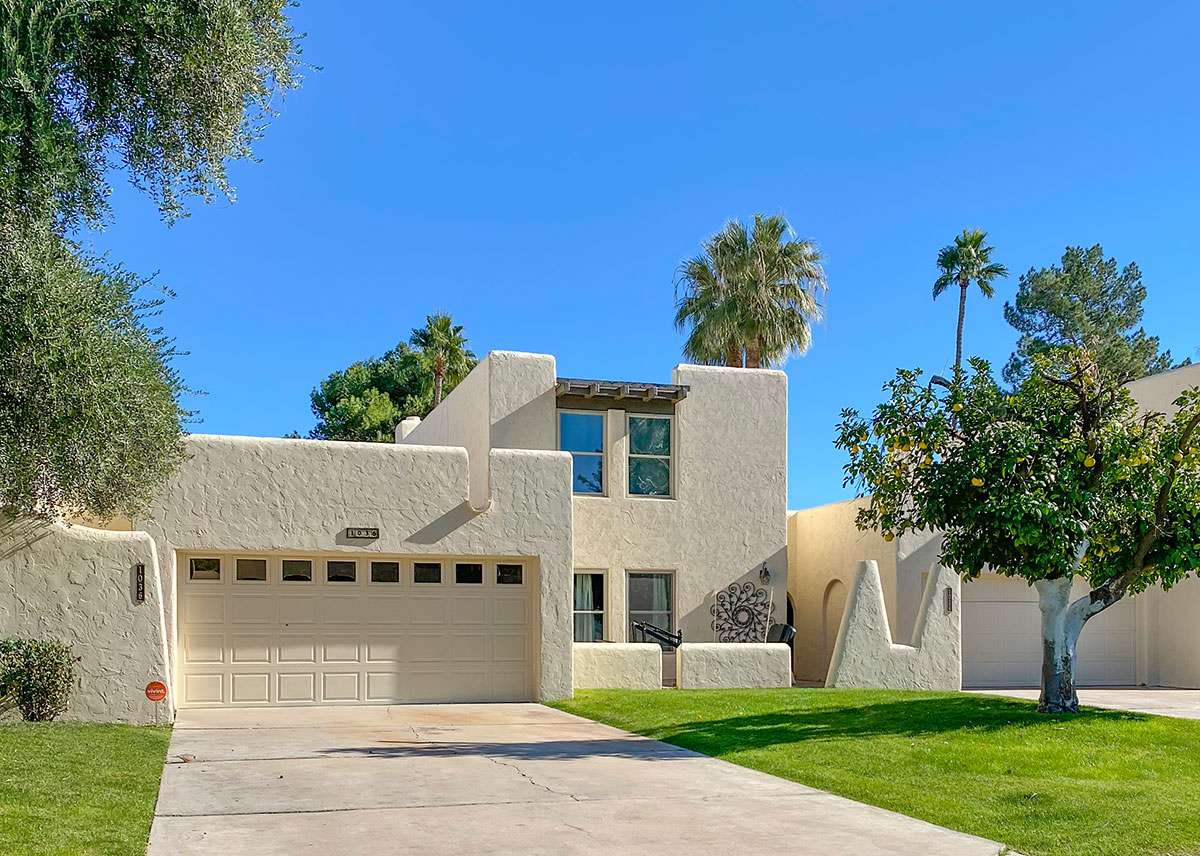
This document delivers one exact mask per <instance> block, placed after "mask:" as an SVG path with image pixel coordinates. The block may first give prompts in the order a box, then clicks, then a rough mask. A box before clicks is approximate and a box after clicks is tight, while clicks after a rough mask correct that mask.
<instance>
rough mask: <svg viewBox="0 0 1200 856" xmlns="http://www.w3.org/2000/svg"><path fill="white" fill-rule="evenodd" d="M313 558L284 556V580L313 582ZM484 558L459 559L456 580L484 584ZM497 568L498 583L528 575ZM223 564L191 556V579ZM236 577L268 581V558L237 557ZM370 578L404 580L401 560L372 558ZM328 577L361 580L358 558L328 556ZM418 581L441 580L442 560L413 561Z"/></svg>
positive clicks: (214, 572)
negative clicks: (460, 560) (331, 557)
mask: <svg viewBox="0 0 1200 856" xmlns="http://www.w3.org/2000/svg"><path fill="white" fill-rule="evenodd" d="M313 564H314V562H313V560H312V559H284V560H283V561H282V563H281V566H280V574H281V577H280V578H281V580H282V581H283V582H285V583H309V582H312V580H313ZM483 567H484V566H483V563H482V562H455V563H454V582H455V584H457V585H482V584H483ZM495 568H496V583H497V585H518V586H519V585H521V584H522V583H523V582H524V578H525V566H524V565H520V564H516V563H500V564H497V565H496V566H495ZM221 573H222V566H221V559H220V558H219V557H193V558H191V559H189V560H188V579H189V580H194V581H219V580H220V579H221ZM233 574H234V576H233V578H234V579H235V580H237V581H238V582H267V560H266V559H251V558H238V559H235V560H234V568H233ZM369 579H370V581H371V582H373V583H398V582H400V563H399V562H388V561H380V562H375V561H373V562H371V563H370V576H369ZM325 580H326V582H331V583H353V582H357V581H358V562H357V561H355V560H353V559H349V560H347V559H327V560H326V561H325ZM412 581H413V582H414V583H433V584H437V583H441V581H442V563H441V562H413V564H412Z"/></svg>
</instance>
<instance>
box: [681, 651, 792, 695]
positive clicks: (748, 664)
mask: <svg viewBox="0 0 1200 856" xmlns="http://www.w3.org/2000/svg"><path fill="white" fill-rule="evenodd" d="M675 681H676V686H678V687H679V689H681V690H722V689H753V688H758V687H790V686H791V685H792V651H791V649H790V648H789V647H788V646H787V645H781V644H778V643H773V642H772V643H768V642H731V643H721V642H684V643H683V644H682V645H680V646H679V648H678V649H677V650H676V652H675Z"/></svg>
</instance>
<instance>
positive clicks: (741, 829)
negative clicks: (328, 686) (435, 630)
mask: <svg viewBox="0 0 1200 856" xmlns="http://www.w3.org/2000/svg"><path fill="white" fill-rule="evenodd" d="M1000 851H1001V847H1000V845H999V844H997V843H994V842H991V841H986V840H984V839H980V838H974V837H971V836H968V835H962V834H960V833H957V832H951V831H950V830H947V829H943V828H941V827H937V826H932V825H930V824H927V823H923V822H921V821H918V820H913V819H911V818H908V817H904V816H902V815H897V814H893V813H891V812H887V811H883V810H881V809H877V808H872V807H870V806H866V805H862V804H861V803H856V802H852V801H850V800H846V799H842V798H841V797H836V796H833V795H832V794H828V793H825V792H823V791H817V790H813V789H812V788H806V787H804V786H802V785H797V784H794V783H792V782H787V781H784V780H782V779H777V778H775V777H773V776H768V775H766V774H763V773H758V772H755V771H753V770H747V769H743V768H741V767H737V766H734V765H732V764H727V763H725V762H723V761H718V760H715V759H713V758H708V757H705V756H703V755H697V754H695V753H693V752H688V751H685V750H683V749H678V748H676V747H674V746H670V745H668V744H665V743H660V742H658V741H655V740H647V739H645V738H642V737H637V736H634V735H632V734H628V733H626V732H623V731H619V730H617V729H615V728H609V727H608V726H604V725H599V724H597V723H594V722H590V721H588V720H584V719H580V718H578V717H575V716H571V715H569V714H565V713H561V712H559V711H556V710H552V709H550V708H547V707H542V706H541V705H535V704H509V705H428V706H417V705H413V706H403V707H340V708H339V707H323V708H280V709H254V710H233V711H215V710H213V711H199V710H189V711H182V712H181V713H180V714H179V719H178V722H177V723H176V725H175V731H174V734H173V735H172V737H171V747H170V751H169V755H168V758H167V765H166V768H165V770H164V772H163V780H162V789H161V791H160V792H159V797H158V806H157V808H156V810H155V818H154V826H153V829H152V830H151V833H150V849H149V854H150V856H192V855H193V854H206V856H217V854H220V856H225V854H240V853H253V854H255V856H272V854H288V856H293V854H301V853H316V854H320V856H337V854H359V853H387V854H400V853H420V854H432V856H437V854H463V853H470V854H478V853H548V854H549V853H553V854H573V853H614V854H618V853H619V854H624V853H635V852H636V853H639V854H644V856H667V854H672V853H686V854H689V855H690V856H702V854H722V856H725V854H729V853H734V852H738V853H744V852H754V853H804V854H809V856H823V854H839V856H840V854H848V853H852V854H855V856H872V854H918V853H919V854H926V856H939V854H946V856H951V854H953V856H975V854H978V856H995V854H997V853H999V852H1000Z"/></svg>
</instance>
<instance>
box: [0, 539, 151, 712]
mask: <svg viewBox="0 0 1200 856" xmlns="http://www.w3.org/2000/svg"><path fill="white" fill-rule="evenodd" d="M138 563H141V564H143V565H144V566H145V569H146V600H145V602H144V603H140V604H139V603H137V602H136V599H135V591H136V582H135V580H136V577H135V566H136V565H137V564H138ZM162 608H163V599H162V587H161V585H160V578H159V574H158V567H157V562H156V555H155V548H154V542H153V541H152V540H151V539H150V536H148V535H147V534H146V533H144V532H116V531H101V530H97V529H89V528H87V527H84V526H79V525H74V526H65V525H62V524H58V523H52V524H45V523H34V522H28V521H13V520H2V521H0V637H3V636H22V637H34V638H38V639H54V640H58V641H60V642H65V643H68V644H70V645H71V646H72V650H73V653H74V654H75V656H76V657H78V658H79V662H78V663H77V664H76V672H77V684H76V688H75V692H74V693H73V695H72V696H71V701H70V707H69V708H68V710H67V713H66V717H65V718H68V719H79V720H95V721H116V722H132V723H146V722H154V721H155V714H156V706H155V705H154V703H152V702H150V701H149V700H148V699H147V698H146V696H145V692H144V689H145V686H146V684H148V683H149V682H150V681H164V682H167V681H168V680H169V675H168V671H167V660H166V656H167V653H166V639H165V638H164V637H165V626H164V614H163V609H162ZM157 714H158V717H159V719H160V720H163V721H165V720H166V719H168V718H169V716H170V711H169V709H168V708H167V707H166V704H165V703H164V704H162V705H158V706H157Z"/></svg>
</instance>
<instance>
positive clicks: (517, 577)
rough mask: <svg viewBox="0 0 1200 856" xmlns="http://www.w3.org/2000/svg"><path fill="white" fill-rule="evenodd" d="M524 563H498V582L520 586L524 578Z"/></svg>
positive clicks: (503, 584)
mask: <svg viewBox="0 0 1200 856" xmlns="http://www.w3.org/2000/svg"><path fill="white" fill-rule="evenodd" d="M524 572H525V566H524V565H496V583H497V585H502V586H519V585H520V584H521V583H522V582H523V580H522V577H523V576H524Z"/></svg>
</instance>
